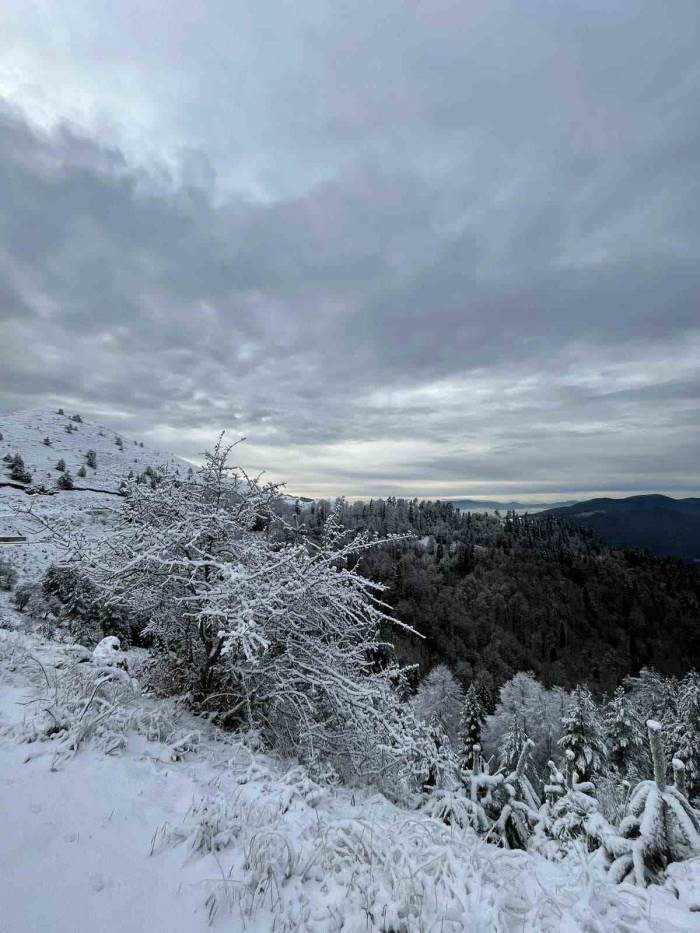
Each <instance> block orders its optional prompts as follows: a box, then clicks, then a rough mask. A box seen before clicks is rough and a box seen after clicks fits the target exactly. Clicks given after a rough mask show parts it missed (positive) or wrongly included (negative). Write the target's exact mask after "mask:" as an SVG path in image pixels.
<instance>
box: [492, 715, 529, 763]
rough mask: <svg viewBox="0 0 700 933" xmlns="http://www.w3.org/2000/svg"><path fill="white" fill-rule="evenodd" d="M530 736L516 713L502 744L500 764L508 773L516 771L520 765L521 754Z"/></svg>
mask: <svg viewBox="0 0 700 933" xmlns="http://www.w3.org/2000/svg"><path fill="white" fill-rule="evenodd" d="M528 741H529V739H528V736H527V733H526V732H525V730H524V729H523V727H522V724H521V722H520V717H519V716H518V714H517V713H515V714H514V715H513V717H512V719H511V723H510V726H509V728H508V729H507V730H506V733H505V734H504V736H503V741H502V744H501V750H500V756H499V763H500V765H501V767H502V768H505V769H506V770H507V771H512V770H514V768H515V766H516V765H517V763H518V759H519V758H520V754H521V752H522V750H523V747H524V746H525V744H526V742H528Z"/></svg>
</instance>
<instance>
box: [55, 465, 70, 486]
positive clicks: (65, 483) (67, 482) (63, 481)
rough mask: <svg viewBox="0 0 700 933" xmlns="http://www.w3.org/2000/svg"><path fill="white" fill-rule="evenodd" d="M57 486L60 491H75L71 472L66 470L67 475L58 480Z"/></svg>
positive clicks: (64, 474) (63, 474)
mask: <svg viewBox="0 0 700 933" xmlns="http://www.w3.org/2000/svg"><path fill="white" fill-rule="evenodd" d="M56 485H57V486H58V488H59V489H73V477H72V476H71V475H70V473H69V471H68V470H66V472H65V473H62V474H61V475H60V476H59V477H58V479H57V480H56Z"/></svg>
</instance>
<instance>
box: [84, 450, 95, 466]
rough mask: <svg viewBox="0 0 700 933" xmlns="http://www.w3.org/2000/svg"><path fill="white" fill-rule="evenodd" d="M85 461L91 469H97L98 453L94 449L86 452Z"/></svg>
mask: <svg viewBox="0 0 700 933" xmlns="http://www.w3.org/2000/svg"><path fill="white" fill-rule="evenodd" d="M85 463H86V464H87V465H88V466H89V467H90V469H91V470H96V469H97V453H96V452H95V451H94V450H88V452H87V453H86V454H85Z"/></svg>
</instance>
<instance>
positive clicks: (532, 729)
mask: <svg viewBox="0 0 700 933" xmlns="http://www.w3.org/2000/svg"><path fill="white" fill-rule="evenodd" d="M565 708H566V694H565V692H564V691H563V690H561V689H560V688H558V687H554V688H552V689H551V690H548V689H547V688H546V687H545V686H544V685H543V684H541V683H540V682H539V681H538V680H536V679H535V677H533V675H532V674H527V673H524V672H522V671H521V672H519V673H518V674H516V675H515V676H514V677H512V678H511V679H510V680H509V681H507V682H506V683H505V684H503V686H502V687H501V689H500V691H499V696H498V704H497V706H496V709H495V711H494V713H493V714H492V715H491V716H488V717H487V719H486V724H485V726H484V729H483V732H482V739H483V746H484V748H485V750H486V753H487V754H488V755H492V754H496V755H499V754H500V748H501V745H502V742H503V736H504V735H505V734H506V732H507V731H508V729H509V728H510V725H511V723H512V721H513V716H518V718H519V721H520V724H521V726H522V728H523V729H524V731H525V732H526V734H527V735H528V736H529V737H530V738H531V739H532V740H533V742H534V743H535V748H534V750H533V753H532V755H531V756H530V758H529V763H530V764H531V765H532V767H533V769H534V771H535V772H536V773H537V774H539V775H540V776H542V777H544V776H545V775H546V773H547V761H548V760H549V759H550V758H553V757H555V755H556V754H557V752H558V748H557V740H558V739H559V737H560V736H561V734H562V727H561V719H562V716H563V714H564V711H565Z"/></svg>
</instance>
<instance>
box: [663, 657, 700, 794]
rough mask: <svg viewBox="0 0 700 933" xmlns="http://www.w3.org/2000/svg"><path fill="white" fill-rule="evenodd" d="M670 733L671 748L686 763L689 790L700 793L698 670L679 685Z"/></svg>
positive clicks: (699, 690)
mask: <svg viewBox="0 0 700 933" xmlns="http://www.w3.org/2000/svg"><path fill="white" fill-rule="evenodd" d="M669 733H670V734H669V741H670V744H671V751H672V752H673V754H674V755H675V757H676V758H678V759H680V760H681V761H682V762H683V764H684V765H685V773H686V780H687V785H688V792H689V793H690V795H691V796H695V795H697V794H700V674H698V673H697V672H696V671H692V672H691V673H690V674H687V675H686V676H685V677H684V678H683V680H682V681H681V682H680V684H679V686H678V705H677V711H676V713H675V715H674V716H673V718H672V719H671V723H670V730H669Z"/></svg>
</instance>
